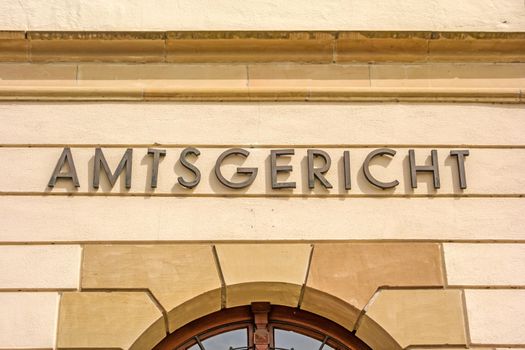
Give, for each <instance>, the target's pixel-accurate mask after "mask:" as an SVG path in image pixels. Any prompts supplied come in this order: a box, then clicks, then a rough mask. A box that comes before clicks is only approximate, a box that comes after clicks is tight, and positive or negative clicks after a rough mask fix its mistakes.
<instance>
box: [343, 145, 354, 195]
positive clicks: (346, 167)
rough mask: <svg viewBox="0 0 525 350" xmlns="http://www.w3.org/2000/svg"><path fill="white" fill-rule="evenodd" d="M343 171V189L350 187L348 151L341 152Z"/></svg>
mask: <svg viewBox="0 0 525 350" xmlns="http://www.w3.org/2000/svg"><path fill="white" fill-rule="evenodd" d="M343 169H344V170H343V171H344V175H345V190H351V189H352V179H351V177H350V152H349V151H344V152H343Z"/></svg>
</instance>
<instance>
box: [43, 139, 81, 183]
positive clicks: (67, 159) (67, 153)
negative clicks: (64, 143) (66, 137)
mask: <svg viewBox="0 0 525 350" xmlns="http://www.w3.org/2000/svg"><path fill="white" fill-rule="evenodd" d="M66 163H67V166H68V168H69V171H68V172H66V173H62V172H61V170H62V168H63V167H64V164H66ZM57 179H64V180H65V179H70V180H71V181H73V185H74V186H75V187H80V182H79V181H78V176H77V170H76V169H75V162H74V161H73V155H72V154H71V149H70V148H69V147H65V148H64V149H63V150H62V154H61V155H60V158H59V159H58V162H57V165H56V166H55V170H53V174H52V175H51V178H50V179H49V183H48V184H47V186H48V187H55V184H56V182H57Z"/></svg>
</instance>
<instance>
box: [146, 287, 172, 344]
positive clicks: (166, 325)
mask: <svg viewBox="0 0 525 350" xmlns="http://www.w3.org/2000/svg"><path fill="white" fill-rule="evenodd" d="M145 292H146V294H147V295H148V297H149V298H150V299H151V301H152V302H153V304H155V306H156V307H157V309H159V311H160V313H161V314H162V318H163V319H164V328H165V330H166V335H169V334H170V323H169V320H168V312H167V311H166V309H165V308H164V306H162V304H161V303H160V301H159V299H157V298H156V297H155V294H153V292H152V291H151V290H150V289H149V288H148V289H146V290H145Z"/></svg>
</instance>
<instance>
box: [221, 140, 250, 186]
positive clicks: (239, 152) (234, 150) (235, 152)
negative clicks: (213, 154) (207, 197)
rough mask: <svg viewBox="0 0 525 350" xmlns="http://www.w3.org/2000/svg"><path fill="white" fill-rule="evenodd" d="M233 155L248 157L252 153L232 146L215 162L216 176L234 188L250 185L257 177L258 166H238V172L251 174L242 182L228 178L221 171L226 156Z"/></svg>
mask: <svg viewBox="0 0 525 350" xmlns="http://www.w3.org/2000/svg"><path fill="white" fill-rule="evenodd" d="M231 155H241V156H244V157H248V155H250V152H248V151H246V150H244V149H242V148H231V149H229V150H226V151H224V152H223V153H222V154H221V155H220V156H219V158H217V162H215V176H217V179H218V180H219V181H220V183H222V184H223V185H224V186H226V187H229V188H233V189H240V188H244V187H247V186H250V185H251V184H252V183H253V181H254V180H255V178H256V177H257V171H258V169H257V168H237V174H247V175H249V177H248V179H246V180H245V181H242V182H232V181H229V180H227V179H226V178H225V177H224V176H223V175H222V173H221V164H222V162H223V161H224V159H225V158H226V157H229V156H231Z"/></svg>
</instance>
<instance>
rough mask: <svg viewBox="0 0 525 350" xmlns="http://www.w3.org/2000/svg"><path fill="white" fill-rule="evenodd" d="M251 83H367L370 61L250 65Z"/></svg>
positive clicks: (287, 85) (267, 85)
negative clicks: (337, 63)
mask: <svg viewBox="0 0 525 350" xmlns="http://www.w3.org/2000/svg"><path fill="white" fill-rule="evenodd" d="M248 70H249V76H250V80H249V82H248V83H249V86H250V87H344V86H352V87H368V86H370V81H369V70H368V66H367V65H333V64H331V65H326V64H308V65H305V64H272V65H263V64H261V65H250V66H248Z"/></svg>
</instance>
